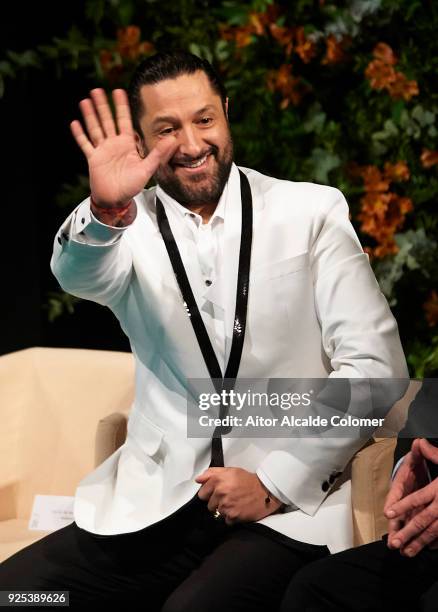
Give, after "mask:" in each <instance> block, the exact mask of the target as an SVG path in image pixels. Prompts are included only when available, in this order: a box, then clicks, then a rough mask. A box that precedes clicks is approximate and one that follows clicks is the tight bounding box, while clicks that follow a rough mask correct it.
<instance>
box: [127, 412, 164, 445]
mask: <svg viewBox="0 0 438 612" xmlns="http://www.w3.org/2000/svg"><path fill="white" fill-rule="evenodd" d="M127 432H128V434H127V435H128V436H129V437H130V438H132V439H133V440H134V441H135V442H136V443H137V445H138V446H139V447H140V448H141V449H142V450H143V452H145V453H146V454H147V455H154V454H155V453H156V452H157V451H158V449H159V448H160V444H161V441H162V439H163V436H164V431H163V430H162V429H160V428H159V427H158V425H155V423H153V422H152V421H151V420H150V419H148V418H146V417H145V416H143V415H142V414H140V413H139V412H136V411H134V412H133V413H132V414H131V415H130V417H129V420H128V426H127Z"/></svg>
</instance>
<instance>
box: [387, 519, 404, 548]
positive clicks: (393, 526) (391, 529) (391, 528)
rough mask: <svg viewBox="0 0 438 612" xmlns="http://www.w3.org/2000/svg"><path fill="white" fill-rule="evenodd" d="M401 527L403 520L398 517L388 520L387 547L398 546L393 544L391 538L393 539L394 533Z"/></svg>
mask: <svg viewBox="0 0 438 612" xmlns="http://www.w3.org/2000/svg"><path fill="white" fill-rule="evenodd" d="M402 528H403V521H401V520H399V519H393V520H391V521H388V540H387V542H388V547H389V548H398V547H397V546H394V544H393V540H394V537H395V534H396V533H398V532H399V531H400V530H401V529H402Z"/></svg>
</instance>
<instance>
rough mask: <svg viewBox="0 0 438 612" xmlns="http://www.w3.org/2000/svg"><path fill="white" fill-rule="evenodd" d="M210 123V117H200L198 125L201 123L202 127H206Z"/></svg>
mask: <svg viewBox="0 0 438 612" xmlns="http://www.w3.org/2000/svg"><path fill="white" fill-rule="evenodd" d="M212 121H213V119H212V118H211V117H202V119H201V121H200V123H202V124H203V125H208V124H209V123H211V122H212Z"/></svg>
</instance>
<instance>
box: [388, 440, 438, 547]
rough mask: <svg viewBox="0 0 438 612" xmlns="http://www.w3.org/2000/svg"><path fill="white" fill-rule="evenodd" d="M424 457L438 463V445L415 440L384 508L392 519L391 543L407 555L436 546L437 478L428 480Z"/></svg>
mask: <svg viewBox="0 0 438 612" xmlns="http://www.w3.org/2000/svg"><path fill="white" fill-rule="evenodd" d="M425 459H427V460H429V461H432V462H433V463H436V464H438V448H436V447H435V446H433V445H432V444H430V443H429V442H428V441H427V440H425V439H416V440H414V442H413V443H412V447H411V452H410V453H408V455H406V457H405V459H404V461H403V464H402V465H401V467H400V469H399V470H398V472H397V474H396V476H395V478H394V481H393V483H392V487H391V490H390V492H389V494H388V496H387V498H386V502H385V507H384V512H385V516H386V517H387V518H388V519H389V533H388V546H389V547H390V548H395V549H397V548H398V549H400V552H401V554H402V555H405V556H408V557H414V556H415V555H416V554H418V553H419V552H420V550H422V549H423V548H424V547H425V546H427V545H429V547H430V548H436V547H437V541H436V540H437V538H438V479H435V480H434V481H432V482H431V483H429V480H428V477H427V470H426V464H425ZM428 483H429V484H428Z"/></svg>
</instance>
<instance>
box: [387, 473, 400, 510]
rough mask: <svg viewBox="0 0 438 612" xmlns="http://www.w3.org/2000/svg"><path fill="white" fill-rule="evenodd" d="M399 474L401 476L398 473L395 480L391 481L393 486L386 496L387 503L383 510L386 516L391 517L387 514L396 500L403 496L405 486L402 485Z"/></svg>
mask: <svg viewBox="0 0 438 612" xmlns="http://www.w3.org/2000/svg"><path fill="white" fill-rule="evenodd" d="M397 476H399V474H398V473H397V475H396V477H395V478H394V480H393V482H392V483H391V488H390V489H389V492H388V494H387V496H386V500H385V504H384V506H383V512H384V514H385V516H386V518H390V517H389V516H388V515H387V512H388V510H389V509H390V508H391V507H392V506H393V505H394V504H395V503H396V502H398V501H400V500H401V498H402V497H403V493H404V486H403V485H402V482H401V478H400V476H399V478H398V479H397Z"/></svg>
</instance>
